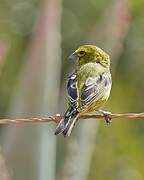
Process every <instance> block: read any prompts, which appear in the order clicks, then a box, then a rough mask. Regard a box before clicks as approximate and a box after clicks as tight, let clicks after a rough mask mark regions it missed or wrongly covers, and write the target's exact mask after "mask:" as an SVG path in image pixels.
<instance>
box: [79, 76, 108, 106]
mask: <svg viewBox="0 0 144 180" xmlns="http://www.w3.org/2000/svg"><path fill="white" fill-rule="evenodd" d="M110 89H111V75H110V73H103V74H102V75H97V76H96V77H89V78H87V80H86V81H85V84H84V86H83V88H82V92H81V96H80V98H81V106H82V107H85V106H90V105H91V104H92V103H93V102H96V101H98V100H99V99H101V98H102V97H105V96H109V92H110Z"/></svg>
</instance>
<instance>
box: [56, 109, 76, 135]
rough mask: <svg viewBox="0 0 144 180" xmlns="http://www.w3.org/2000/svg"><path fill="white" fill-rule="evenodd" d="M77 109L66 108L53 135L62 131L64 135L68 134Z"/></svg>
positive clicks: (74, 120) (73, 122) (73, 123)
mask: <svg viewBox="0 0 144 180" xmlns="http://www.w3.org/2000/svg"><path fill="white" fill-rule="evenodd" d="M77 114H78V113H77V111H74V110H73V111H72V110H69V109H68V110H67V111H66V113H65V115H64V118H63V119H62V120H61V121H60V123H59V124H58V126H57V128H56V131H55V135H57V134H60V133H63V135H64V137H67V136H70V134H71V132H72V129H73V127H74V125H75V123H76V120H77V118H78V115H77Z"/></svg>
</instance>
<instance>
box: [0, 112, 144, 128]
mask: <svg viewBox="0 0 144 180" xmlns="http://www.w3.org/2000/svg"><path fill="white" fill-rule="evenodd" d="M109 117H110V118H111V119H123V120H125V119H137V118H139V119H142V118H143V119H144V113H112V114H110V115H109ZM62 118H63V117H62V116H60V114H57V115H55V116H48V117H47V118H22V119H21V118H18V119H0V125H2V124H3V125H4V124H5V125H6V124H7V125H8V124H9V125H14V124H16V125H22V124H44V123H49V122H55V123H59V121H60V120H61V119H62ZM104 118H105V117H104V115H99V114H85V115H81V116H80V118H79V119H80V120H81V119H82V120H83V119H85V120H86V119H93V120H98V119H104Z"/></svg>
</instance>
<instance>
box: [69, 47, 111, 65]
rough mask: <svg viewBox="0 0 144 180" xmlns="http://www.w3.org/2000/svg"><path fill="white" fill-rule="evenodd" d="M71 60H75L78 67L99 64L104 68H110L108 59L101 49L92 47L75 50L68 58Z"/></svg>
mask: <svg viewBox="0 0 144 180" xmlns="http://www.w3.org/2000/svg"><path fill="white" fill-rule="evenodd" d="M69 58H70V59H72V60H76V62H77V63H78V65H84V64H86V63H90V62H92V63H99V64H101V65H102V66H104V67H106V68H107V67H109V66H110V57H109V55H108V54H107V53H105V52H104V51H103V50H102V49H100V48H98V47H96V46H94V45H83V46H80V47H79V48H78V49H77V50H75V51H74V52H73V53H72V54H71V55H70V57H69Z"/></svg>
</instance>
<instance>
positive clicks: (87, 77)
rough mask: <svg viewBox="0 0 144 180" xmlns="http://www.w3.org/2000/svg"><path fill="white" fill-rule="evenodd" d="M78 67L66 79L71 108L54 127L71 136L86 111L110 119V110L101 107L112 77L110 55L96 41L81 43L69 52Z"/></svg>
mask: <svg viewBox="0 0 144 180" xmlns="http://www.w3.org/2000/svg"><path fill="white" fill-rule="evenodd" d="M69 59H70V60H73V61H75V62H76V67H75V69H74V71H73V72H72V74H71V75H69V76H68V80H67V86H66V87H67V99H68V108H67V110H66V112H65V113H64V116H63V118H62V119H61V121H60V122H59V124H58V126H57V127H56V130H55V135H57V134H63V136H64V137H67V136H70V134H71V132H72V129H73V127H74V125H75V123H76V122H77V120H78V119H79V117H80V116H81V115H83V114H85V113H90V112H94V111H97V112H99V113H101V114H103V116H104V117H105V120H106V123H108V124H109V123H110V120H111V118H110V112H107V111H104V110H102V109H101V107H102V106H103V105H104V104H105V103H106V101H107V100H108V98H109V95H110V91H111V86H112V77H111V72H110V56H109V55H108V54H107V53H106V52H104V51H103V50H102V49H101V48H99V47H97V46H95V45H82V46H80V47H78V48H77V49H76V50H75V51H74V52H73V53H72V54H71V55H70V56H69Z"/></svg>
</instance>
